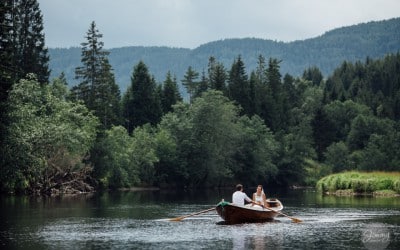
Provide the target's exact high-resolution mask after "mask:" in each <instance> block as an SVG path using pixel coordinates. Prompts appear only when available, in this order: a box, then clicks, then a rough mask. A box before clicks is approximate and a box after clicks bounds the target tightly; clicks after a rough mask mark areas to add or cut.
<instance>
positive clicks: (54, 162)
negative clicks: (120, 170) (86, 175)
mask: <svg viewBox="0 0 400 250" xmlns="http://www.w3.org/2000/svg"><path fill="white" fill-rule="evenodd" d="M28 77H29V78H28V79H26V80H21V81H20V82H19V83H18V84H16V85H14V87H13V89H12V91H11V92H10V97H9V102H8V117H7V118H8V120H9V121H10V125H9V126H8V127H7V130H6V131H5V134H6V136H5V142H4V144H5V147H4V148H3V149H2V151H3V155H4V159H3V164H2V166H3V171H1V172H2V173H1V180H2V185H3V188H6V189H9V190H10V191H12V190H15V189H22V190H18V191H25V189H29V190H30V191H32V192H47V191H48V189H49V188H51V185H52V184H51V181H52V179H55V178H56V177H57V178H59V175H60V174H62V173H65V172H68V171H74V170H79V169H82V168H83V166H82V165H81V162H82V160H83V158H84V157H85V156H86V154H87V152H88V151H89V149H90V148H91V146H92V145H93V142H94V139H95V136H96V126H97V125H98V120H97V119H96V118H95V117H94V116H93V115H92V114H91V113H90V112H89V111H88V110H87V109H86V107H85V106H83V105H81V104H78V103H72V102H69V101H66V96H67V91H66V87H65V85H63V84H61V83H60V82H59V81H57V80H56V81H54V82H53V84H51V85H40V84H39V83H38V82H37V79H36V78H35V77H34V76H33V75H30V76H28Z"/></svg>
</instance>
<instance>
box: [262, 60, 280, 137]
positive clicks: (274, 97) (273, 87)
mask: <svg viewBox="0 0 400 250" xmlns="http://www.w3.org/2000/svg"><path fill="white" fill-rule="evenodd" d="M280 62H281V61H278V60H277V59H275V58H270V59H269V62H268V68H267V70H266V76H267V96H266V98H267V99H268V100H267V101H266V102H267V103H268V105H267V107H268V110H267V112H266V114H267V117H266V118H267V119H266V123H267V125H268V126H269V127H270V128H271V129H272V130H273V131H277V130H279V129H281V128H282V123H283V122H284V120H285V119H284V117H282V115H281V114H284V110H283V101H284V95H283V91H282V82H281V73H280V72H279V68H280V67H279V63H280Z"/></svg>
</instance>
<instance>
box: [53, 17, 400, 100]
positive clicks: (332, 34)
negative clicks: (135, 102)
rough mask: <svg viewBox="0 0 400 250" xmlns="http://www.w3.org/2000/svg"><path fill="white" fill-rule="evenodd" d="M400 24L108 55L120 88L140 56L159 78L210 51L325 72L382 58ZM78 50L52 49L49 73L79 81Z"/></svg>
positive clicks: (295, 70) (395, 43)
mask: <svg viewBox="0 0 400 250" xmlns="http://www.w3.org/2000/svg"><path fill="white" fill-rule="evenodd" d="M399 30H400V18H395V19H390V20H385V21H378V22H369V23H363V24H359V25H353V26H349V27H343V28H338V29H334V30H332V31H329V32H326V33H325V34H323V35H321V36H319V37H315V38H311V39H307V40H304V41H294V42H288V43H284V42H279V41H272V40H263V39H256V38H245V39H226V40H221V41H215V42H210V43H207V44H204V45H201V46H199V47H198V48H195V49H185V48H168V47H135V46H132V47H123V48H113V49H110V50H109V51H110V56H109V60H110V64H111V66H112V67H113V69H114V73H115V78H116V82H117V84H118V85H119V86H120V88H121V91H122V92H124V91H125V90H126V88H127V86H128V85H129V83H130V76H131V73H132V71H133V65H135V64H137V63H138V62H139V61H140V60H142V61H143V62H144V63H145V64H146V65H148V67H149V70H150V71H151V72H152V74H153V75H154V77H155V79H156V81H157V82H162V81H164V79H165V76H166V74H167V72H168V71H171V73H172V74H173V75H176V77H177V80H178V82H180V80H182V79H183V75H184V73H185V71H186V70H187V68H188V67H189V66H192V67H193V69H195V70H196V71H198V72H202V71H203V70H206V69H207V62H208V58H209V57H210V56H213V57H214V58H215V59H216V60H218V61H219V62H221V63H223V65H224V66H225V67H226V68H229V67H230V66H231V65H232V63H233V61H234V59H235V58H236V57H237V56H238V55H241V57H242V60H243V61H244V62H245V63H246V67H247V69H248V70H249V71H251V70H254V69H255V68H256V65H257V56H258V55H262V56H263V57H265V58H270V57H273V58H277V59H279V60H282V63H281V64H280V65H281V72H282V74H285V73H289V74H291V75H293V76H300V75H301V74H302V73H303V70H304V69H305V68H308V67H310V66H316V67H318V68H319V69H320V70H321V72H322V74H323V75H324V76H325V77H327V76H328V75H330V74H331V73H332V72H333V69H334V68H335V67H337V65H339V64H340V63H342V62H343V61H345V60H346V61H349V62H355V61H356V60H364V59H365V58H366V57H370V58H379V57H382V56H384V55H385V54H388V53H396V52H398V51H399V50H400V32H399ZM104 35H105V36H107V34H104ZM83 39H84V38H83V36H82V40H83ZM106 46H107V44H106ZM80 53H81V50H80V48H69V49H61V48H58V49H49V55H50V65H49V66H50V69H51V78H53V77H57V76H59V75H60V73H61V72H64V73H65V75H66V78H67V81H68V83H69V85H75V84H76V80H74V76H75V72H74V70H75V67H78V66H79V64H80ZM184 94H185V93H184Z"/></svg>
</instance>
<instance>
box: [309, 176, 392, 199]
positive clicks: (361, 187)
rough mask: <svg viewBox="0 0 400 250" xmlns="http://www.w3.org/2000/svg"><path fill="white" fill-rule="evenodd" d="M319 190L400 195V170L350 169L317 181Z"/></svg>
mask: <svg viewBox="0 0 400 250" xmlns="http://www.w3.org/2000/svg"><path fill="white" fill-rule="evenodd" d="M316 188H317V190H318V191H319V192H322V193H325V194H333V195H341V196H342V195H346V196H347V195H351V196H354V195H371V196H391V197H395V196H398V197H400V172H359V171H350V172H342V173H337V174H331V175H328V176H325V177H324V178H322V179H320V180H319V181H318V182H317V185H316Z"/></svg>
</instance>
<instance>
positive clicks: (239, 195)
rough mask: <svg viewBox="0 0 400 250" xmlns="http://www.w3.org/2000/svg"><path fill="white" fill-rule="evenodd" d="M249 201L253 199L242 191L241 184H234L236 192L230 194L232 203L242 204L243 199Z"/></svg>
mask: <svg viewBox="0 0 400 250" xmlns="http://www.w3.org/2000/svg"><path fill="white" fill-rule="evenodd" d="M245 200H246V201H247V202H251V203H253V201H252V200H251V199H250V198H249V197H248V196H247V194H246V193H244V192H243V185H242V184H237V185H236V192H234V193H233V195H232V203H233V204H235V205H239V206H244V201H245Z"/></svg>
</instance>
